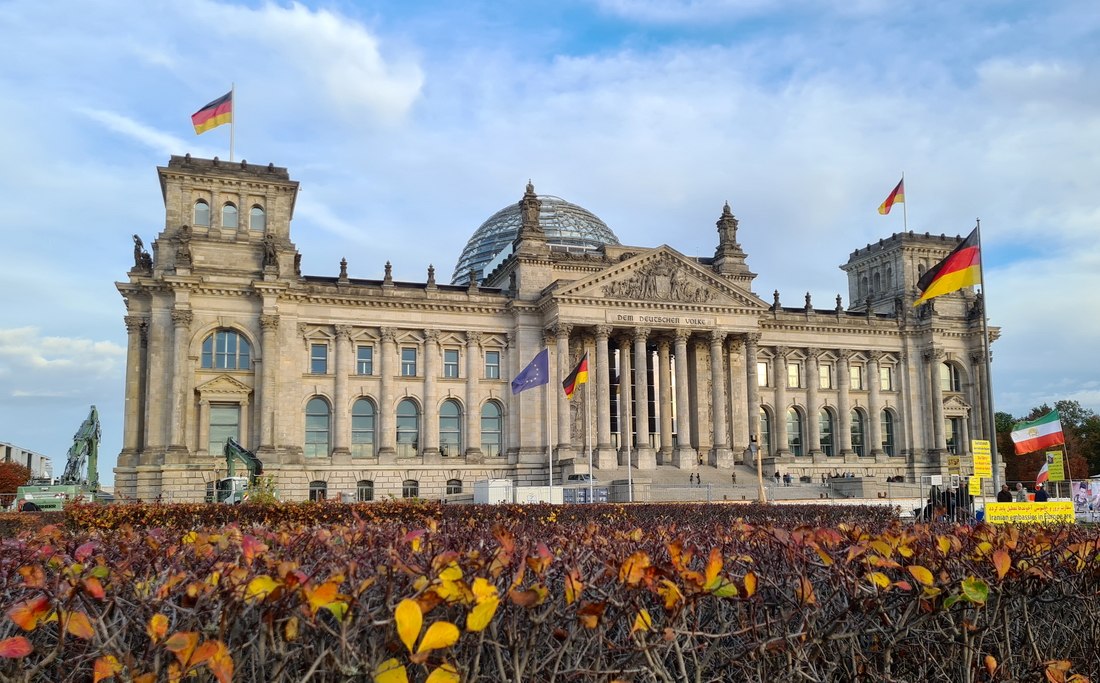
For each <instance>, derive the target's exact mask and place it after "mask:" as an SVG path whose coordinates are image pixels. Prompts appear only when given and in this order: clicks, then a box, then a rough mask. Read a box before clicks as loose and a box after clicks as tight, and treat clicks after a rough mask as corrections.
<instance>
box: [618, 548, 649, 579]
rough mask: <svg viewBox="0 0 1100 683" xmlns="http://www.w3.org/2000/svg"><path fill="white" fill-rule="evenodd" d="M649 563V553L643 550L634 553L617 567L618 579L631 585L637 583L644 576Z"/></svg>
mask: <svg viewBox="0 0 1100 683" xmlns="http://www.w3.org/2000/svg"><path fill="white" fill-rule="evenodd" d="M649 564H650V563H649V555H647V554H646V553H645V552H643V551H638V552H636V553H634V554H633V555H631V556H630V557H628V558H626V562H623V564H622V566H621V567H619V581H621V582H623V583H628V584H630V585H632V586H634V585H637V584H638V583H639V582H640V581H641V580H642V579H643V578H644V577H645V574H646V569H648V568H649Z"/></svg>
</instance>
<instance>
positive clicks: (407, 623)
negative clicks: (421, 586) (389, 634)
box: [393, 598, 424, 652]
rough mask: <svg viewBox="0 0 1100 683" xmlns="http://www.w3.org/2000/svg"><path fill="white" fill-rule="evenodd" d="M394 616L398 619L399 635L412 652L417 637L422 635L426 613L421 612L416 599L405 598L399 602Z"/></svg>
mask: <svg viewBox="0 0 1100 683" xmlns="http://www.w3.org/2000/svg"><path fill="white" fill-rule="evenodd" d="M393 616H394V619H395V620H396V621H397V635H398V636H399V637H400V638H401V642H402V643H405V647H406V648H407V649H408V650H409V652H412V651H413V645H415V644H416V637H417V636H419V635H420V627H421V626H423V624H424V615H423V614H422V613H421V612H420V605H418V604H417V603H416V600H409V599H408V598H405V599H404V600H402V601H401V602H400V603H398V605H397V609H395V610H394V611H393Z"/></svg>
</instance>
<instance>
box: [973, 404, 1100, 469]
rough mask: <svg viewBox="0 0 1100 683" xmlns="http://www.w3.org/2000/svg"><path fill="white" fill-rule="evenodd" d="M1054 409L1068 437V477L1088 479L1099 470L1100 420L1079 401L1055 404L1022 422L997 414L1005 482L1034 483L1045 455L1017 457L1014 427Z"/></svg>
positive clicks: (1035, 411)
mask: <svg viewBox="0 0 1100 683" xmlns="http://www.w3.org/2000/svg"><path fill="white" fill-rule="evenodd" d="M1051 410H1057V411H1058V417H1059V419H1060V421H1061V423H1062V433H1063V434H1064V435H1065V439H1066V443H1065V450H1064V452H1065V453H1068V454H1069V457H1068V458H1067V461H1068V463H1067V467H1068V471H1067V473H1066V474H1067V476H1068V477H1070V478H1072V479H1085V478H1087V477H1088V476H1089V474H1090V473H1092V472H1098V471H1100V417H1098V416H1097V415H1096V413H1094V412H1093V411H1092V410H1090V409H1088V408H1085V407H1083V406H1082V405H1081V404H1080V402H1078V401H1070V400H1062V401H1055V402H1054V408H1051V407H1050V405H1049V404H1046V403H1044V404H1042V405H1039V406H1036V407H1034V408H1032V409H1031V410H1030V411H1028V413H1027V414H1026V415H1025V416H1024V417H1022V418H1020V419H1019V420H1016V419H1013V418H1012V417H1011V416H1010V415H1008V413H997V414H996V416H995V424H996V427H997V447H998V450H999V452H1000V453H1003V454H1004V462H1005V479H1006V480H1008V481H1023V482H1033V481H1035V477H1036V475H1037V474H1038V473H1039V470H1040V469H1041V468H1042V466H1043V462H1044V461H1045V454H1044V453H1043V452H1035V453H1022V454H1020V455H1014V454H1015V452H1016V448H1015V445H1014V444H1013V443H1012V437H1011V433H1012V428H1013V426H1014V425H1015V424H1017V423H1019V422H1030V421H1032V420H1036V419H1038V418H1040V417H1042V416H1043V415H1046V414H1047V413H1049V412H1050V411H1051Z"/></svg>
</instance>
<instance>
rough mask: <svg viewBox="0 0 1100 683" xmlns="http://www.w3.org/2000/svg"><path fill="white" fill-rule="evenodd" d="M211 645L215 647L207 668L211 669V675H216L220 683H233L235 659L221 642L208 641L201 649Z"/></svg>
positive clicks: (212, 649)
mask: <svg viewBox="0 0 1100 683" xmlns="http://www.w3.org/2000/svg"><path fill="white" fill-rule="evenodd" d="M210 645H213V648H211V652H210V656H209V659H208V661H207V663H206V667H207V668H208V669H210V673H212V674H214V678H216V679H218V683H232V681H233V657H232V656H230V654H229V649H228V648H227V647H226V646H225V643H223V642H222V641H220V640H208V641H206V642H205V643H203V644H202V647H200V648H199V649H200V650H201V649H202V648H203V647H209V646H210Z"/></svg>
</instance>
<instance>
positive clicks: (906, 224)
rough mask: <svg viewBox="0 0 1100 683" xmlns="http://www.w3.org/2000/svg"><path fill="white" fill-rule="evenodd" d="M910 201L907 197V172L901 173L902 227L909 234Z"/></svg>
mask: <svg viewBox="0 0 1100 683" xmlns="http://www.w3.org/2000/svg"><path fill="white" fill-rule="evenodd" d="M907 206H909V201H908V199H907V198H906V197H905V171H902V172H901V225H902V230H904V231H905V232H909V209H907V208H906V207H907Z"/></svg>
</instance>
